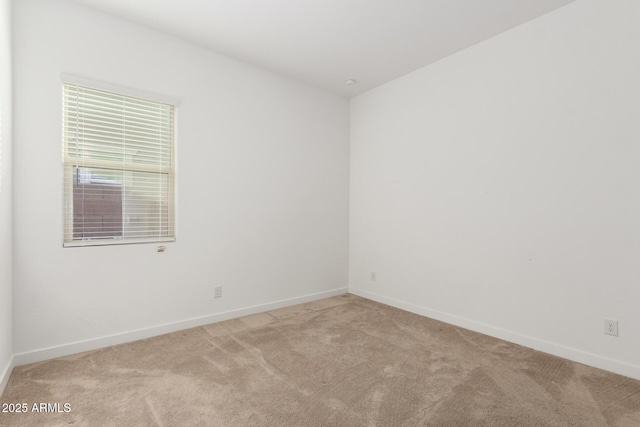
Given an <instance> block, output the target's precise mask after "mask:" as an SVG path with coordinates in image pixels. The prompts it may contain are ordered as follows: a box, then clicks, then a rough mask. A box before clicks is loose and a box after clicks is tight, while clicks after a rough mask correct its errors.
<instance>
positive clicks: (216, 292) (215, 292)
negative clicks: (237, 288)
mask: <svg viewBox="0 0 640 427" xmlns="http://www.w3.org/2000/svg"><path fill="white" fill-rule="evenodd" d="M213 297H214V298H222V286H216V287H215V288H213Z"/></svg>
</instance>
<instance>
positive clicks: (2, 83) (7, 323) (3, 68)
mask: <svg viewBox="0 0 640 427" xmlns="http://www.w3.org/2000/svg"><path fill="white" fill-rule="evenodd" d="M11 108H12V104H11V1H10V0H0V394H2V391H3V390H4V386H5V384H6V381H7V380H8V377H9V373H10V369H11V363H12V355H13V346H12V295H11V294H12V287H13V286H12V268H11V265H12V260H11V258H12V257H11V236H12V230H11V209H12V208H11V120H12V118H11V116H12V112H11Z"/></svg>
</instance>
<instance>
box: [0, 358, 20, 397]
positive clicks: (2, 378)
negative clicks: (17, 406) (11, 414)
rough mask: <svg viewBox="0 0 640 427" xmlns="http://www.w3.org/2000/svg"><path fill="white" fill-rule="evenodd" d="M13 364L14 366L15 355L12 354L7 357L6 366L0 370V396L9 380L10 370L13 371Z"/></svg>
mask: <svg viewBox="0 0 640 427" xmlns="http://www.w3.org/2000/svg"><path fill="white" fill-rule="evenodd" d="M14 366H16V364H15V357H13V356H12V357H11V359H9V362H7V366H5V367H4V369H3V370H2V371H0V396H2V393H4V389H5V387H6V386H7V383H8V382H9V377H10V376H11V372H12V371H13V367H14Z"/></svg>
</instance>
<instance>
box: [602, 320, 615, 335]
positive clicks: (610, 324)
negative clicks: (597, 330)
mask: <svg viewBox="0 0 640 427" xmlns="http://www.w3.org/2000/svg"><path fill="white" fill-rule="evenodd" d="M604 333H605V334H607V335H613V336H614V337H617V336H618V321H617V320H615V319H604Z"/></svg>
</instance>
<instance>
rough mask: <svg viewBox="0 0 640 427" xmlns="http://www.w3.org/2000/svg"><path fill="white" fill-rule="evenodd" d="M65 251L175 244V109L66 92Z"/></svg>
mask: <svg viewBox="0 0 640 427" xmlns="http://www.w3.org/2000/svg"><path fill="white" fill-rule="evenodd" d="M63 104H64V108H63V112H64V118H63V120H64V122H63V133H64V136H63V140H64V147H63V150H64V198H65V203H64V206H65V215H64V216H65V229H64V246H86V245H104V244H118V243H138V242H160V241H173V240H175V232H174V179H175V177H174V163H175V159H174V106H173V105H170V104H165V103H160V102H155V101H150V100H146V99H142V98H136V97H131V96H126V95H122V94H118V93H113V92H108V91H104V90H99V89H93V88H89V87H85V86H81V85H78V84H71V83H65V84H64V85H63Z"/></svg>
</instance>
